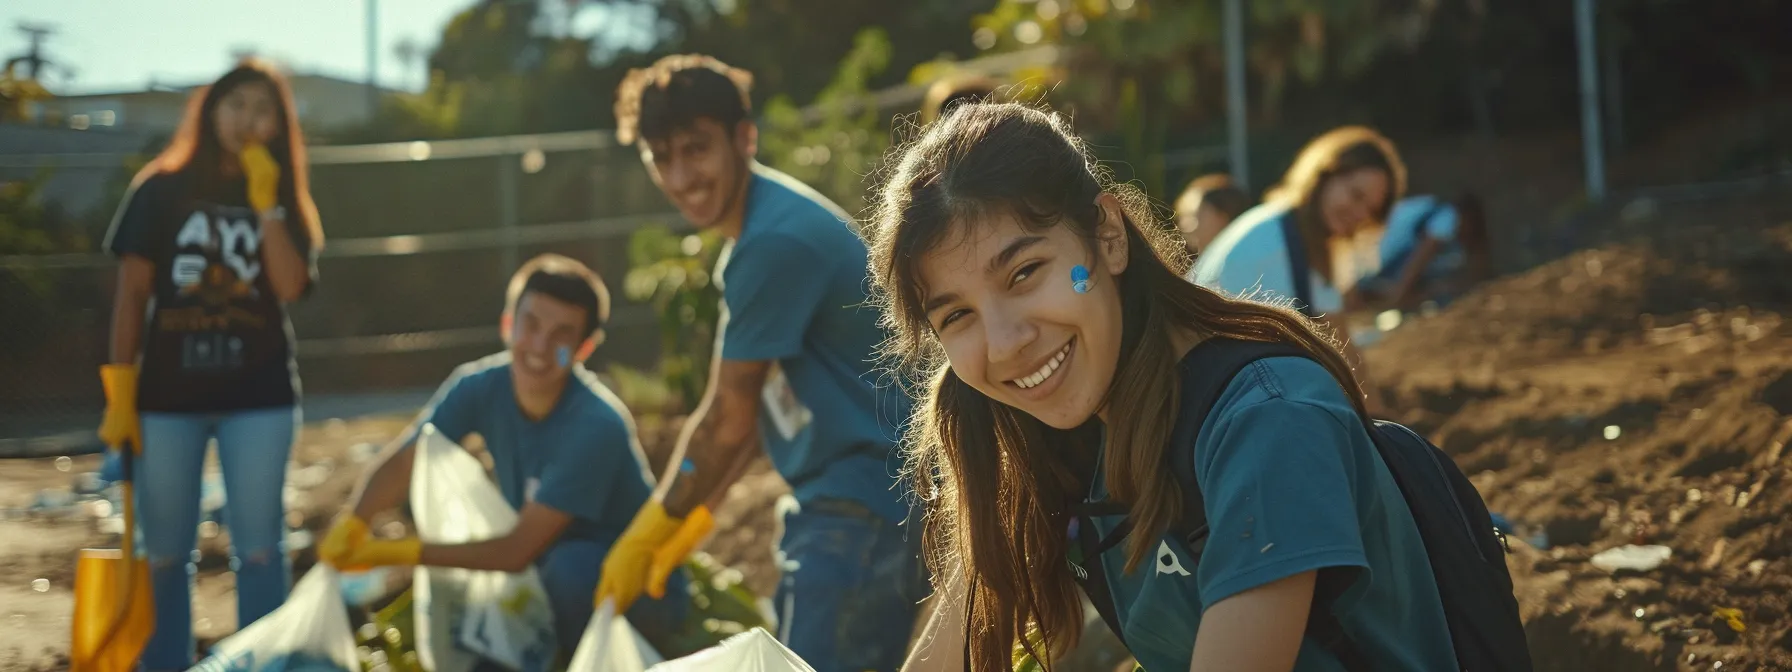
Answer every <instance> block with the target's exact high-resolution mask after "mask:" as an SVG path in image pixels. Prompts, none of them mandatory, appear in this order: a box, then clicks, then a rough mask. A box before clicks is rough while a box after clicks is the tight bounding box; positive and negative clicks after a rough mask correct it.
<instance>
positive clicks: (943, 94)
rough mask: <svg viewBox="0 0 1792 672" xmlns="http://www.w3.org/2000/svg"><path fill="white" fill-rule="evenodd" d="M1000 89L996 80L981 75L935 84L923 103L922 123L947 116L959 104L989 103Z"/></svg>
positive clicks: (962, 76) (948, 78)
mask: <svg viewBox="0 0 1792 672" xmlns="http://www.w3.org/2000/svg"><path fill="white" fill-rule="evenodd" d="M1000 88H1001V85H1000V84H997V83H996V80H993V79H990V78H988V77H984V76H981V75H954V76H950V77H946V78H944V79H941V80H939V81H937V82H934V83H933V86H930V87H927V95H926V96H925V97H924V98H923V99H922V101H921V123H923V124H928V123H932V122H933V121H934V120H935V119H939V118H942V117H944V116H946V111H947V110H950V109H952V106H954V105H957V104H959V103H981V102H985V101H988V100H990V98H991V97H993V96H995V94H996V91H997V90H999V89H1000Z"/></svg>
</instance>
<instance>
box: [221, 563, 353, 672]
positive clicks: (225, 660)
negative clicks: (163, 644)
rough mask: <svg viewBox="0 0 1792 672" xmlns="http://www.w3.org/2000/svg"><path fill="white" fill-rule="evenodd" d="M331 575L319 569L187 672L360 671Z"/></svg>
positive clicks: (333, 573) (331, 571) (345, 610)
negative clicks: (264, 613)
mask: <svg viewBox="0 0 1792 672" xmlns="http://www.w3.org/2000/svg"><path fill="white" fill-rule="evenodd" d="M360 669H361V663H360V660H359V658H358V657H357V656H356V655H355V634H354V632H353V631H352V630H350V629H349V627H348V607H346V606H344V605H343V604H342V594H341V588H340V587H338V585H337V583H336V570H334V569H331V568H330V566H329V565H324V564H319V565H317V566H316V567H312V568H311V571H309V572H306V573H305V577H304V578H302V579H299V582H298V584H297V585H295V586H293V589H292V593H291V594H290V595H288V596H287V598H286V603H285V604H282V605H280V608H279V609H275V610H274V612H273V613H271V614H268V615H266V616H263V617H261V620H258V621H256V622H254V623H250V624H249V627H246V628H243V629H241V630H238V631H237V633H236V634H234V635H231V636H229V637H226V638H225V639H224V640H223V641H221V642H218V643H217V645H215V646H213V647H212V652H211V655H210V656H208V657H207V658H206V659H205V660H202V661H199V665H198V666H196V667H194V668H193V670H192V672H359V670H360Z"/></svg>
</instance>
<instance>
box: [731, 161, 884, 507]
mask: <svg viewBox="0 0 1792 672" xmlns="http://www.w3.org/2000/svg"><path fill="white" fill-rule="evenodd" d="M751 180H752V183H751V185H750V186H749V187H748V192H747V204H746V214H745V224H744V226H743V230H742V232H741V235H740V238H739V239H738V240H736V241H734V242H733V243H732V244H730V245H729V247H728V248H727V250H726V251H724V252H723V254H722V259H721V261H720V262H718V264H717V266H716V268H717V270H716V275H717V276H718V282H720V283H721V285H722V302H723V304H724V312H723V318H722V319H723V320H724V324H725V326H724V327H723V328H722V331H721V334H720V336H719V338H720V339H721V342H722V346H721V350H722V357H723V358H724V359H732V360H737V361H767V360H769V361H771V362H773V366H772V370H771V373H770V374H769V375H768V376H767V378H766V383H765V389H764V391H763V393H762V395H761V398H760V416H759V429H760V434H761V436H762V438H763V441H764V445H765V449H766V454H768V455H770V456H771V460H772V464H773V465H774V466H776V467H777V469H778V473H779V474H780V475H782V476H783V477H784V480H785V481H786V482H788V483H789V484H790V487H791V490H792V493H793V494H794V495H795V496H796V499H797V501H798V502H808V501H812V500H815V499H818V498H827V499H846V500H851V501H855V502H859V503H861V504H864V505H865V506H867V507H869V508H870V509H871V510H872V511H873V512H876V513H877V514H879V515H882V516H884V517H885V518H888V519H889V520H892V521H896V520H901V519H902V518H903V517H904V516H906V515H907V512H908V507H907V503H906V502H905V501H904V498H903V496H902V495H901V494H900V493H899V492H898V490H897V488H896V487H895V486H896V466H897V465H898V463H897V459H898V458H897V456H896V454H895V453H896V451H895V446H896V442H897V439H898V437H899V431H900V428H901V427H902V425H903V424H904V423H905V422H907V420H908V415H909V408H910V402H909V400H908V397H907V395H906V394H904V392H903V390H902V389H901V387H899V386H897V385H894V384H890V381H888V380H884V377H885V374H884V373H883V372H882V371H880V370H879V368H878V366H877V362H876V360H877V356H878V355H877V348H878V345H879V344H880V343H882V342H883V340H884V338H885V332H884V331H883V329H882V328H881V327H879V325H878V318H879V315H878V310H877V308H876V307H875V306H872V305H869V302H868V300H867V296H866V290H867V288H868V286H869V280H868V279H867V278H866V275H865V273H866V265H865V244H864V242H863V241H861V240H860V239H859V237H858V234H856V233H854V232H853V231H852V229H850V228H848V224H847V222H849V221H850V218H848V217H847V215H846V212H845V211H843V210H841V209H840V207H839V206H837V205H834V204H833V203H832V202H830V201H828V200H827V198H826V197H824V196H822V195H821V194H818V193H816V192H815V191H814V190H812V189H809V188H808V187H807V186H804V185H803V184H801V183H799V182H797V181H796V180H795V179H793V178H791V177H790V176H788V175H785V174H783V173H780V172H777V171H775V170H772V169H770V168H766V167H764V166H760V165H758V164H754V166H753V176H752V178H751ZM880 383H882V384H880Z"/></svg>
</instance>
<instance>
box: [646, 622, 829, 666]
mask: <svg viewBox="0 0 1792 672" xmlns="http://www.w3.org/2000/svg"><path fill="white" fill-rule="evenodd" d="M647 672H815V668H813V667H809V664H808V663H806V662H803V659H802V658H798V657H797V655H796V654H795V653H792V652H791V650H790V649H787V648H785V647H784V645H783V644H780V643H778V640H777V639H776V638H774V637H772V635H771V633H769V632H766V631H765V630H764V629H763V628H753V629H752V630H748V631H746V632H743V633H740V634H738V635H735V636H733V637H729V638H728V639H726V640H723V641H722V643H721V644H717V645H716V646H714V647H711V648H708V649H704V650H702V651H698V652H696V653H693V654H691V655H689V656H685V657H683V658H679V659H677V660H669V661H666V662H664V663H660V664H658V665H655V666H653V667H650V668H648V670H647Z"/></svg>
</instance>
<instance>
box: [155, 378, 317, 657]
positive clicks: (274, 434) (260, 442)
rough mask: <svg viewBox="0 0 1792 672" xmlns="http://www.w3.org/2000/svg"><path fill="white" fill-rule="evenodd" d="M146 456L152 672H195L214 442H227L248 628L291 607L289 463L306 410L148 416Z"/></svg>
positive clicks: (240, 603) (221, 446) (235, 561)
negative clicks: (196, 603) (203, 513)
mask: <svg viewBox="0 0 1792 672" xmlns="http://www.w3.org/2000/svg"><path fill="white" fill-rule="evenodd" d="M142 421H143V456H142V458H140V459H138V460H137V461H136V464H135V468H136V472H137V473H136V481H137V502H138V507H137V508H138V511H139V512H140V514H139V515H140V516H141V521H142V531H143V547H144V549H145V551H146V554H147V555H148V556H149V566H150V584H151V586H152V587H153V588H154V590H155V603H156V629H155V635H154V636H152V637H151V638H150V640H149V644H148V645H147V646H146V647H144V649H143V666H144V667H146V668H148V669H151V670H185V669H187V668H188V667H191V666H192V665H193V598H192V591H193V576H194V573H195V571H196V569H197V566H196V565H195V562H196V561H197V560H198V555H199V553H198V546H199V493H200V478H201V472H202V470H203V468H204V465H205V449H206V442H207V440H209V439H212V438H216V439H217V440H218V463H219V466H221V467H222V468H223V476H224V492H225V496H226V500H225V502H226V503H225V505H224V525H225V526H226V527H227V528H229V530H230V556H231V559H230V568H231V570H232V571H234V572H236V614H237V623H239V624H241V625H244V626H246V625H248V624H249V623H252V622H254V621H255V620H256V619H259V618H261V617H262V616H266V615H267V614H268V612H271V611H273V610H274V609H276V608H278V607H279V606H280V604H281V603H283V602H285V601H286V591H287V589H288V588H289V587H290V586H291V571H290V567H289V566H288V561H287V558H286V550H285V546H284V543H283V542H284V541H285V540H284V538H283V537H284V534H285V531H286V522H285V519H286V511H285V502H284V501H283V500H282V490H283V488H284V486H285V485H286V460H287V456H288V455H289V454H290V453H291V452H292V440H293V432H294V430H295V427H296V426H297V425H298V423H299V411H298V410H297V409H295V408H294V407H292V406H283V407H278V408H265V409H253V410H247V411H237V412H234V413H219V414H208V413H144V414H142Z"/></svg>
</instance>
